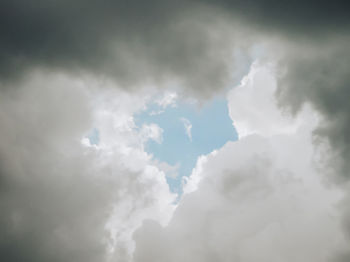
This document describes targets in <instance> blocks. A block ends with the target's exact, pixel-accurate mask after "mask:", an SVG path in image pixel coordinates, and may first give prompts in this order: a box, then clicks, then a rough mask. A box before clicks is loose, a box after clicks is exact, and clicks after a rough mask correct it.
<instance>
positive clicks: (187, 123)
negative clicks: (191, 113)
mask: <svg viewBox="0 0 350 262" xmlns="http://www.w3.org/2000/svg"><path fill="white" fill-rule="evenodd" d="M180 121H181V122H182V123H183V125H184V127H185V132H186V135H187V136H188V138H189V139H190V141H192V132H191V130H192V124H191V122H190V120H188V119H187V118H184V117H181V118H180Z"/></svg>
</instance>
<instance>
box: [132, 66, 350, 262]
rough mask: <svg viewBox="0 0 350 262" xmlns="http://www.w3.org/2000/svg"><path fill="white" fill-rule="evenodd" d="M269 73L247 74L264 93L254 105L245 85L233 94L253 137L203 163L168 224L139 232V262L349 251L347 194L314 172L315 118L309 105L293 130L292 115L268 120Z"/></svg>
mask: <svg viewBox="0 0 350 262" xmlns="http://www.w3.org/2000/svg"><path fill="white" fill-rule="evenodd" d="M266 70H267V69H266V68H265V69H264V68H256V67H255V68H254V67H253V68H252V71H253V72H254V71H255V72H259V74H260V76H259V77H258V76H257V75H254V74H252V72H250V73H249V75H248V77H252V80H254V81H257V80H258V79H260V80H261V81H257V82H255V83H254V81H253V82H250V83H249V84H247V83H243V86H245V87H247V88H251V89H254V90H255V89H256V88H260V89H261V90H259V91H257V92H255V91H254V92H253V91H252V90H251V91H249V92H250V94H249V96H251V98H250V100H248V101H247V100H246V98H248V95H247V94H246V93H245V92H246V91H245V90H243V88H242V89H237V92H239V91H240V90H241V91H242V92H243V94H242V96H241V95H240V94H238V93H235V96H236V95H237V96H238V97H241V98H242V101H241V103H238V101H240V99H238V98H234V99H231V98H232V96H233V94H232V93H230V95H229V98H230V100H229V103H230V104H229V106H230V111H231V112H233V111H234V112H240V113H241V115H239V119H240V120H242V121H243V120H244V121H245V123H247V124H248V126H249V131H251V132H253V133H255V134H254V135H246V136H245V137H243V138H242V139H240V140H239V141H237V142H228V143H227V144H226V145H225V146H224V147H222V148H221V149H219V150H218V151H217V152H215V153H213V154H209V155H207V156H201V157H200V158H199V160H198V162H197V166H196V168H195V169H194V171H193V173H192V176H193V177H190V178H189V179H188V182H187V185H186V186H185V192H186V194H185V195H184V197H183V199H182V200H181V202H180V204H179V206H178V208H177V210H176V212H175V213H174V216H173V218H172V220H171V221H170V223H169V225H168V226H167V227H165V228H162V227H160V226H159V225H157V223H155V222H152V221H146V222H144V224H143V227H142V228H141V229H139V230H138V231H137V232H136V234H135V236H134V237H135V240H136V243H137V245H136V251H135V255H134V257H135V261H136V262H139V261H140V262H141V261H142V262H148V261H152V262H157V261H159V262H160V261H168V262H172V261H174V262H175V261H184V262H186V261H188V262H197V261H201V262H203V261H208V262H209V261H210V262H211V261H223V262H226V261H227V262H229V261H241V262H265V261H266V262H271V261H272V262H278V261H285V262H289V261H290V262H292V261H299V262H310V261H318V262H326V261H329V259H332V258H333V256H334V255H335V254H336V253H337V252H338V251H339V250H345V249H346V248H347V243H346V239H345V236H344V234H343V230H342V228H341V214H340V212H339V210H338V209H337V208H336V205H337V203H338V202H339V200H340V199H341V198H342V196H343V194H342V192H341V191H340V190H337V189H335V188H329V187H328V186H327V185H325V184H324V182H323V181H322V176H321V175H320V174H319V173H318V172H317V170H316V168H315V164H317V163H315V161H317V159H315V158H314V148H313V144H312V130H313V129H314V127H315V125H316V124H317V117H316V118H315V113H314V112H312V111H311V109H309V108H305V110H304V112H302V113H301V114H300V115H298V117H297V119H296V120H295V121H296V122H297V123H298V125H297V127H296V128H294V123H292V124H291V123H290V122H289V121H288V119H289V118H288V117H287V118H283V117H284V116H283V115H282V114H278V113H277V112H276V113H273V115H272V116H271V115H269V113H271V112H273V111H274V110H275V109H277V108H275V106H274V105H273V104H272V103H273V101H274V98H273V94H274V93H273V90H272V89H271V86H269V85H264V84H263V83H264V82H265V81H267V82H270V83H271V82H274V79H273V78H272V77H273V75H272V74H270V73H269V72H268V71H266ZM269 78H271V79H269ZM268 79H269V80H268ZM252 80H249V81H252ZM249 81H248V82H249ZM260 83H262V84H261V85H260ZM265 83H266V82H265ZM265 89H266V90H265ZM235 92H236V91H235ZM255 95H256V96H257V97H254V96H255ZM265 96H269V97H265ZM252 101H253V102H254V101H255V102H257V103H252ZM236 102H237V103H236ZM245 103H247V104H245ZM243 105H244V106H246V109H242V108H241V106H243ZM254 110H255V111H259V113H258V114H257V115H256V114H253V113H251V111H254ZM235 114H236V113H235ZM235 114H234V115H235ZM231 116H232V115H231ZM260 117H264V118H263V119H259V118H260ZM275 121H276V122H275ZM238 122H240V121H238ZM274 123H275V124H274ZM270 124H274V125H272V126H270ZM291 125H292V127H293V128H291Z"/></svg>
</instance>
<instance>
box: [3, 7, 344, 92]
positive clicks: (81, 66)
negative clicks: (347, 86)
mask: <svg viewBox="0 0 350 262" xmlns="http://www.w3.org/2000/svg"><path fill="white" fill-rule="evenodd" d="M0 5H1V6H0V10H1V11H0V12H1V13H0V17H1V18H0V31H1V36H0V57H1V59H0V61H1V62H0V76H1V78H2V79H3V80H4V79H9V78H10V79H13V78H14V77H18V75H20V74H21V72H26V71H27V70H28V69H29V70H30V69H32V68H33V67H44V68H47V67H48V68H51V69H52V70H63V71H67V72H74V73H79V72H80V73H81V72H89V73H94V74H97V75H99V76H107V77H113V78H114V79H115V80H117V82H118V83H119V84H120V85H122V86H128V87H131V86H137V85H138V84H140V83H145V82H151V83H153V84H158V85H162V84H164V83H165V82H167V81H173V80H177V84H178V85H180V86H185V87H187V88H192V89H193V90H196V89H197V93H200V94H210V93H212V92H213V91H212V90H213V89H218V88H221V87H225V86H227V85H228V84H230V83H231V84H232V82H233V81H234V80H238V79H239V77H238V78H235V79H233V80H232V73H231V72H232V71H237V70H240V68H242V66H235V67H234V68H233V69H234V70H232V67H230V66H229V65H232V64H233V62H232V61H233V60H235V57H232V54H231V52H232V49H233V46H235V47H236V48H241V51H240V53H241V54H244V53H246V52H247V50H246V48H247V47H249V46H250V45H251V44H252V41H251V40H252V39H251V38H258V35H259V33H257V32H256V31H255V32H254V33H252V32H250V31H249V30H248V31H247V28H246V27H251V28H254V29H255V30H256V29H258V30H259V31H261V30H262V31H267V32H270V31H272V32H277V33H279V34H283V35H288V36H291V35H297V36H298V37H300V36H301V35H302V36H305V35H307V36H309V35H310V34H311V35H314V36H315V33H316V32H318V33H319V34H320V32H321V33H322V32H325V31H327V33H329V32H332V31H334V32H342V31H344V30H345V31H346V30H347V29H348V26H349V19H348V17H349V16H348V8H346V3H345V1H335V2H333V1H332V2H330V1H306V2H305V1H303V2H302V1H293V2H285V3H284V2H283V3H281V2H280V1H275V0H266V1H248V2H247V1H215V2H214V1H176V2H174V1H168V0H166V1H158V0H152V1H147V2H144V1H111V0H104V1H95V0H88V1H73V2H72V1H67V0H64V1H42V0H34V1H30V2H28V1H21V0H15V1H8V0H5V1H2V2H1V4H0ZM223 21H225V22H223ZM242 31H244V32H245V33H244V34H243V35H242V34H240V33H242ZM252 35H254V36H253V37H252ZM244 56H245V58H244V59H241V60H240V61H238V63H240V64H241V63H243V61H247V60H249V56H248V55H247V54H245V55H244ZM243 73H244V72H243ZM239 76H241V74H239ZM198 90H199V92H198Z"/></svg>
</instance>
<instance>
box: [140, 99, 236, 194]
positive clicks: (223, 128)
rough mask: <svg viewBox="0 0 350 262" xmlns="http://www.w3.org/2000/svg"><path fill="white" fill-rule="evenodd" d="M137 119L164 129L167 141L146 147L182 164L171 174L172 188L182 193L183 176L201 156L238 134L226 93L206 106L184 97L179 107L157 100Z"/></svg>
mask: <svg viewBox="0 0 350 262" xmlns="http://www.w3.org/2000/svg"><path fill="white" fill-rule="evenodd" d="M155 112H161V113H158V114H157V113H155ZM135 123H136V125H137V126H138V127H141V126H142V125H143V124H151V123H155V124H157V125H158V126H160V127H161V128H162V129H163V142H162V143H160V144H159V143H157V142H155V141H153V140H148V141H147V143H146V151H147V152H148V153H151V154H152V155H153V157H154V158H156V159H157V160H159V161H162V162H166V163H168V164H170V165H173V166H174V165H178V166H179V168H178V176H177V177H176V178H173V177H170V176H168V177H167V182H168V184H169V187H170V189H171V191H172V192H176V193H179V194H181V193H182V185H181V181H182V177H183V176H189V175H190V174H191V172H192V169H193V168H194V167H195V164H196V161H197V158H198V156H200V155H204V154H208V153H210V152H212V151H213V150H215V149H219V148H221V147H222V146H223V145H224V144H225V143H226V142H228V141H234V140H237V138H238V136H237V132H236V130H235V128H234V126H233V124H232V120H231V118H230V117H229V112H228V105H227V101H226V99H225V98H223V97H216V98H214V99H213V100H211V101H209V102H207V103H206V104H204V105H203V106H202V107H198V106H197V105H195V104H191V103H186V102H181V101H180V102H178V103H177V106H176V107H167V108H165V109H164V108H161V107H160V106H159V105H157V103H154V104H150V105H148V107H147V109H146V110H144V111H142V112H140V113H138V114H137V115H135ZM189 125H191V128H190V134H189V132H188V127H189ZM186 126H187V130H186Z"/></svg>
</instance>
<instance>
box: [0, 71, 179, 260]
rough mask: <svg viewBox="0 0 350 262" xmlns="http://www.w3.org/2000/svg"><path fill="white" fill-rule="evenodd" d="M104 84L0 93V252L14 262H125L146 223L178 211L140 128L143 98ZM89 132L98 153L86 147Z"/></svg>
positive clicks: (51, 77) (49, 78)
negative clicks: (137, 113) (95, 136)
mask: <svg viewBox="0 0 350 262" xmlns="http://www.w3.org/2000/svg"><path fill="white" fill-rule="evenodd" d="M48 83H50V84H48ZM98 85H99V83H98V82H97V81H95V80H94V79H89V81H86V82H85V81H83V80H81V79H74V78H73V79H72V78H71V77H67V76H64V75H59V74H57V75H56V74H42V73H37V74H36V75H30V76H29V77H27V78H25V79H24V80H23V83H22V84H19V86H17V88H14V89H6V88H5V89H2V90H1V95H0V112H1V113H0V122H1V128H0V135H1V137H2V139H1V141H0V155H1V171H0V180H1V186H0V187H1V192H2V197H1V200H0V206H1V207H2V211H1V214H0V232H1V234H2V235H3V236H6V239H4V240H1V245H2V246H4V245H7V246H16V247H18V248H19V250H21V252H18V250H17V249H16V250H10V249H9V250H8V251H7V252H8V254H9V256H15V258H16V260H17V261H23V260H26V259H27V258H30V260H33V261H34V260H35V261H48V260H51V261H52V259H53V258H54V260H53V261H84V262H88V261H91V262H95V261H107V260H108V259H109V258H110V259H114V260H117V261H127V260H129V259H130V255H131V252H132V250H133V241H132V238H131V236H132V233H133V231H134V230H135V229H136V228H137V227H138V226H139V225H140V224H141V223H142V221H143V220H144V219H145V218H152V219H155V220H157V221H159V222H160V223H162V224H166V223H167V221H168V220H169V218H170V216H171V214H172V212H173V209H174V206H173V205H172V203H173V201H174V200H175V198H176V196H175V195H173V194H171V193H170V192H169V187H168V185H167V183H166V180H165V174H164V172H162V171H161V170H159V168H157V167H156V166H155V165H153V164H152V161H151V157H150V156H149V155H148V154H147V153H146V152H145V151H144V149H143V143H144V137H143V134H141V133H140V132H139V131H138V130H137V129H136V128H135V124H134V121H133V113H134V112H135V111H136V110H138V109H139V108H142V106H143V104H144V100H145V96H143V95H141V93H139V94H138V95H137V96H134V95H132V94H129V93H127V92H125V91H122V90H119V89H109V88H108V83H106V85H107V86H105V88H106V89H97V88H96V86H98ZM92 128H97V129H98V130H99V140H100V141H99V144H98V145H94V146H90V145H89V143H83V144H82V143H81V139H82V138H83V137H84V136H85V134H86V133H87V132H88V131H89V130H91V129H92ZM150 129H151V131H152V132H149V133H148V134H147V135H148V137H151V138H154V139H159V133H157V132H158V131H159V130H158V129H157V128H154V127H151V128H150ZM148 131H149V130H148ZM83 141H84V140H83ZM85 142H86V141H85ZM2 241H4V242H2ZM11 252H15V253H11Z"/></svg>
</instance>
